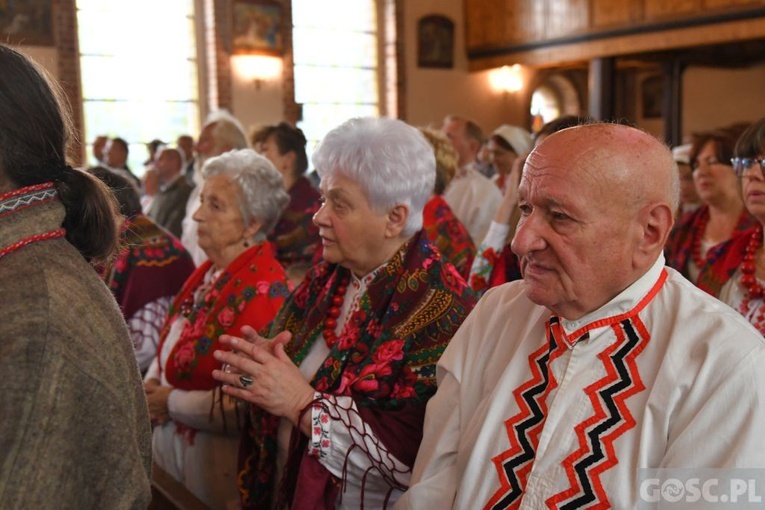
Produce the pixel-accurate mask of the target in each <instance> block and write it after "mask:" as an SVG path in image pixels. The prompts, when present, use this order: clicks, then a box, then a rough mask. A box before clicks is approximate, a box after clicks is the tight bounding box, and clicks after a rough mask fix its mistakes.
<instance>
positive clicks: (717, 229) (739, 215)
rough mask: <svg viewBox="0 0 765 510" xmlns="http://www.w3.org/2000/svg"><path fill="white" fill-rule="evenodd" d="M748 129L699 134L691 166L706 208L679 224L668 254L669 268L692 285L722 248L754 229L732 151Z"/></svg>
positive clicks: (682, 219) (668, 243)
mask: <svg viewBox="0 0 765 510" xmlns="http://www.w3.org/2000/svg"><path fill="white" fill-rule="evenodd" d="M747 126H748V125H747V124H735V125H733V126H730V127H728V128H724V129H719V130H716V131H712V132H709V133H703V134H699V135H696V137H695V140H694V142H693V147H692V148H691V155H690V163H691V169H692V170H693V181H694V183H695V184H696V191H697V192H698V195H699V198H700V199H701V202H702V206H701V207H699V208H698V209H696V210H695V211H692V212H689V213H687V214H686V215H685V216H683V217H682V218H680V219H679V220H678V222H677V224H676V225H675V227H674V229H673V230H672V232H671V233H670V236H669V239H668V240H667V245H666V248H665V251H664V253H665V256H666V258H667V265H668V266H670V267H673V268H675V269H677V270H678V271H680V273H682V274H683V276H685V277H686V278H688V279H689V280H690V281H692V282H693V283H697V282H698V280H699V273H700V272H701V269H702V268H703V267H704V265H706V264H708V263H710V262H713V259H714V257H715V253H716V252H717V251H718V249H724V246H721V244H722V243H725V242H728V241H730V239H731V238H732V237H733V236H734V235H735V234H737V233H740V232H743V231H745V230H747V229H749V228H751V227H752V226H754V224H755V220H754V218H752V216H751V215H750V214H749V213H748V212H747V211H746V209H745V208H744V202H743V201H742V200H741V191H740V190H739V185H738V178H737V177H736V173H735V172H734V171H733V166H732V165H731V158H732V157H733V148H734V146H735V144H736V141H737V140H738V138H739V136H741V134H742V133H743V131H744V130H745V129H746V127H747ZM678 192H679V191H678Z"/></svg>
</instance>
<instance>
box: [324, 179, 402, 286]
mask: <svg viewBox="0 0 765 510" xmlns="http://www.w3.org/2000/svg"><path fill="white" fill-rule="evenodd" d="M321 192H322V201H323V204H322V206H321V209H319V211H318V212H317V213H316V214H315V215H314V217H313V222H314V223H315V224H316V226H318V227H319V235H320V236H321V243H322V247H323V256H324V260H326V261H327V262H330V263H336V264H340V265H341V266H343V267H346V268H348V269H350V270H351V271H353V272H354V274H356V275H357V276H363V275H365V274H367V273H369V272H371V271H372V270H374V269H376V268H377V267H378V266H379V265H381V264H382V263H383V262H385V260H387V259H386V257H385V256H384V255H382V257H381V254H385V253H386V252H385V249H384V248H383V246H384V245H385V242H386V237H385V235H386V234H385V233H386V227H387V223H388V215H387V213H378V212H376V211H374V210H373V209H372V208H371V207H370V205H369V201H368V200H367V197H366V195H364V193H363V192H362V191H361V188H360V187H359V186H358V184H356V183H355V182H354V181H353V180H351V179H349V178H348V177H345V176H344V175H340V174H336V175H334V176H330V177H328V178H326V179H322V180H321Z"/></svg>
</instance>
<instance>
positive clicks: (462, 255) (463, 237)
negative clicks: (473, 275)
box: [422, 195, 475, 280]
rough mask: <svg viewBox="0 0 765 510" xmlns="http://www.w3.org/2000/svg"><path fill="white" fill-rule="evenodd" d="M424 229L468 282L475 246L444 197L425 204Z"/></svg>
mask: <svg viewBox="0 0 765 510" xmlns="http://www.w3.org/2000/svg"><path fill="white" fill-rule="evenodd" d="M422 228H423V230H425V235H426V236H427V238H428V240H430V242H431V243H433V245H434V246H435V247H436V249H437V250H438V252H439V253H440V254H441V256H442V257H443V258H444V260H446V261H447V262H451V263H452V264H454V267H455V268H457V272H458V273H459V274H461V275H462V277H463V278H464V279H465V280H467V279H468V276H469V275H470V267H471V266H472V265H473V258H474V257H475V244H474V243H473V240H472V239H471V238H470V234H469V233H468V231H467V229H466V228H465V225H463V224H462V222H461V221H460V220H459V219H457V217H456V216H455V215H454V212H453V211H452V209H451V207H449V204H447V203H446V200H444V199H443V197H441V196H439V195H436V196H434V197H432V198H431V199H430V200H429V201H428V203H427V204H425V209H424V210H423V211H422Z"/></svg>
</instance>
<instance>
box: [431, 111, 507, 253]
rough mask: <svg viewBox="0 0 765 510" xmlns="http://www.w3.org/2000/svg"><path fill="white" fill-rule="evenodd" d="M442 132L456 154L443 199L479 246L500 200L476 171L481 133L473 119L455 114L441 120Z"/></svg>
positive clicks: (498, 195)
mask: <svg viewBox="0 0 765 510" xmlns="http://www.w3.org/2000/svg"><path fill="white" fill-rule="evenodd" d="M441 131H442V132H443V134H444V135H446V137H447V138H448V139H449V140H450V141H451V142H452V145H453V146H454V150H455V151H457V156H458V161H457V164H458V168H457V174H456V175H455V176H454V179H453V180H452V182H451V183H450V184H449V186H448V187H447V188H446V191H445V192H444V199H445V200H446V202H447V203H448V204H449V207H451V208H452V211H453V212H454V215H455V216H457V218H458V219H459V220H460V221H461V222H462V224H463V225H465V228H466V229H467V231H468V232H469V233H470V237H471V238H472V239H473V242H474V243H475V245H476V246H478V245H479V244H481V241H483V238H484V237H485V236H486V232H487V231H488V230H489V225H490V224H491V220H492V218H493V217H494V213H496V212H497V208H498V207H499V204H500V202H502V193H501V192H500V191H499V189H498V188H497V187H496V186H495V185H494V184H493V183H492V182H491V181H490V180H489V179H488V178H486V177H485V176H484V175H482V174H481V173H480V172H479V171H478V165H477V162H476V157H477V155H478V150H479V149H480V148H481V145H482V140H483V133H482V132H481V128H480V127H478V125H476V123H475V122H473V121H470V120H467V119H464V118H462V117H458V116H456V115H449V116H447V117H446V118H445V119H444V124H443V127H442V128H441Z"/></svg>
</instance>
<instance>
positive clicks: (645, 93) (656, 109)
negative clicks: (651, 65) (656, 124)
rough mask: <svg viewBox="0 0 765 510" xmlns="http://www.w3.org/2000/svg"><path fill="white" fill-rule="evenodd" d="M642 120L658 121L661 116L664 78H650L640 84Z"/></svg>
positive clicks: (656, 76)
mask: <svg viewBox="0 0 765 510" xmlns="http://www.w3.org/2000/svg"><path fill="white" fill-rule="evenodd" d="M641 88H642V98H641V99H642V102H643V118H644V119H658V118H660V117H661V116H662V113H663V112H662V105H663V102H664V77H663V76H661V75H655V76H650V77H648V78H646V79H645V80H643V83H642V87H641Z"/></svg>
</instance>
